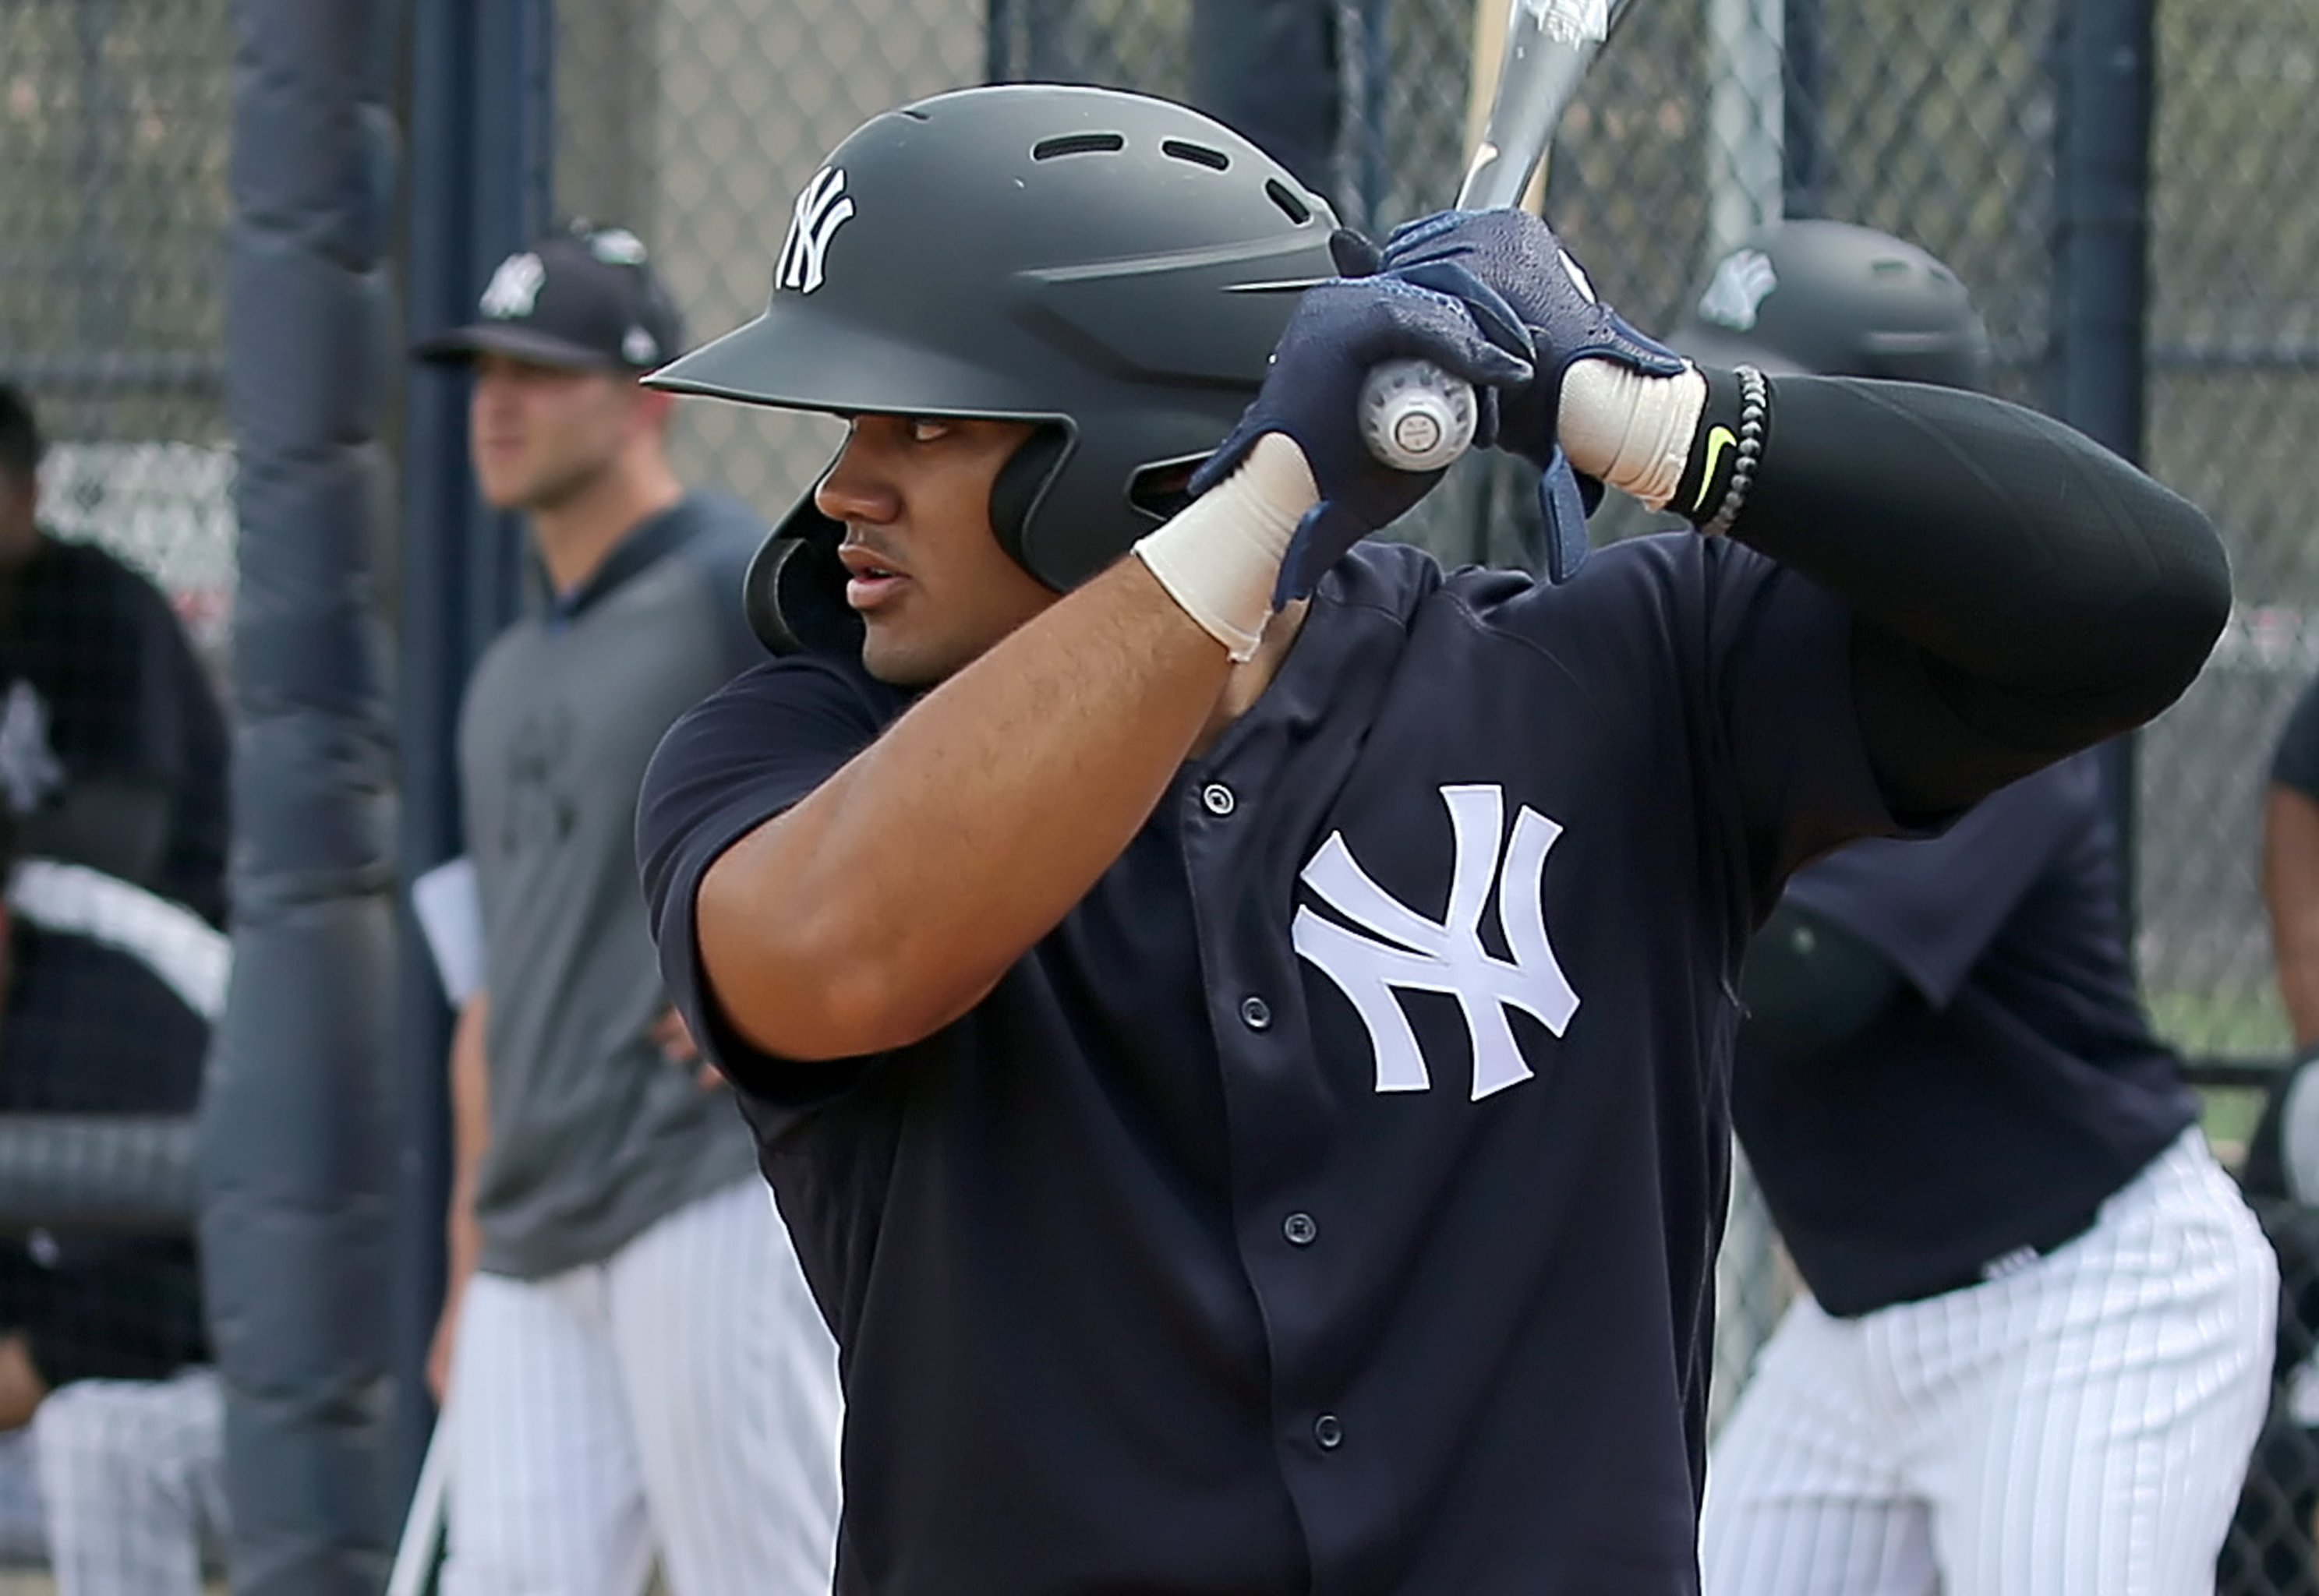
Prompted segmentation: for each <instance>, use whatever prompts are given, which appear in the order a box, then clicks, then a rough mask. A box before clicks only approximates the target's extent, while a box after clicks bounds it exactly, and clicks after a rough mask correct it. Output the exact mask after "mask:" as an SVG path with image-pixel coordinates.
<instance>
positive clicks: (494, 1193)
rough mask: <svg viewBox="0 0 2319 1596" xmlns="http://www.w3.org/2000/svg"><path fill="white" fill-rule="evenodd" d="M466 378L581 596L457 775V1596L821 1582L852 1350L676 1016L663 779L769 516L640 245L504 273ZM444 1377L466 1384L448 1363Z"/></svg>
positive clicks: (500, 655)
mask: <svg viewBox="0 0 2319 1596" xmlns="http://www.w3.org/2000/svg"><path fill="white" fill-rule="evenodd" d="M478 310H479V319H478V320H476V321H475V322H474V323H473V324H471V325H469V326H466V327H464V328H459V329H454V330H451V331H449V332H447V333H444V334H441V335H438V336H437V337H435V338H430V339H429V340H428V341H427V342H426V343H425V344H424V345H422V346H421V348H420V355H421V356H422V357H424V358H428V359H430V360H435V361H439V362H443V363H447V364H455V365H465V366H467V367H469V368H470V369H471V371H472V374H473V378H474V386H473V390H472V396H473V402H472V405H471V412H470V419H471V422H472V427H471V437H470V442H471V444H472V446H473V455H474V464H475V473H476V478H477V482H478V484H479V486H480V488H481V489H482V491H483V497H484V498H485V499H486V500H488V501H490V502H491V503H492V504H494V505H496V506H498V507H499V508H501V509H510V510H514V509H520V510H523V511H525V512H527V515H528V521H529V525H530V533H531V544H532V547H533V550H534V552H535V553H536V554H537V555H538V557H539V562H540V565H541V567H542V568H543V573H544V574H545V575H546V579H547V583H548V586H549V588H550V589H551V590H552V593H553V597H552V598H551V600H549V602H548V603H547V604H546V606H545V607H544V609H542V610H541V611H540V612H537V613H533V614H530V615H527V616H525V617H523V618H520V619H519V620H518V621H516V622H515V623H514V624H513V625H511V626H510V627H508V629H507V630H506V631H505V632H503V633H502V634H501V636H500V637H499V638H498V639H497V640H496V641H495V642H494V643H493V644H492V647H491V649H490V650H489V651H488V652H487V653H486V654H484V656H483V659H482V660H481V661H480V662H479V663H477V665H476V668H475V672H474V676H473V678H472V680H471V681H469V683H468V687H467V691H466V695H465V702H464V704H463V706H462V713H461V717H460V729H459V781H460V788H461V797H462V803H463V817H464V820H465V834H466V843H467V854H468V857H469V859H470V860H471V861H472V862H473V865H474V898H475V900H476V908H477V912H478V913H479V915H480V924H481V936H480V942H481V948H482V953H481V963H482V970H481V972H480V973H481V985H480V987H478V988H477V989H476V990H475V991H474V995H473V996H470V997H469V998H468V999H467V1000H466V1002H465V1007H464V1008H463V1011H462V1013H461V1016H460V1021H459V1026H458V1031H457V1033H456V1037H455V1040H454V1044H453V1049H452V1072H451V1073H452V1090H453V1097H454V1114H453V1119H454V1132H455V1140H456V1150H457V1159H456V1177H455V1186H456V1190H455V1195H454V1198H453V1213H452V1222H451V1234H450V1240H451V1247H452V1261H453V1268H452V1271H451V1276H452V1278H451V1280H450V1283H449V1289H448V1290H447V1294H446V1297H447V1300H446V1304H445V1311H444V1315H443V1320H442V1324H441V1329H440V1330H439V1331H438V1338H437V1344H436V1354H437V1355H436V1357H434V1358H433V1359H430V1370H429V1372H430V1375H434V1376H435V1377H436V1378H437V1379H438V1391H441V1390H445V1389H447V1393H448V1395H447V1409H446V1418H445V1420H444V1422H445V1423H446V1424H447V1427H448V1437H449V1442H450V1452H449V1458H448V1476H447V1523H446V1528H447V1543H448V1552H447V1558H446V1561H445V1564H444V1568H443V1575H442V1589H443V1591H444V1592H445V1596H636V1593H637V1592H639V1591H642V1590H643V1588H644V1586H645V1581H646V1579H647V1578H648V1576H649V1572H650V1570H651V1568H652V1566H653V1564H654V1562H655V1560H657V1562H658V1564H659V1565H660V1568H661V1571H662V1573H663V1575H664V1576H665V1577H666V1580H667V1582H668V1585H669V1588H670V1589H671V1590H672V1591H673V1592H674V1593H675V1596H817V1593H819V1592H826V1591H827V1590H828V1588H829V1581H830V1576H831V1568H832V1561H833V1558H834V1556H835V1541H836V1519H837V1464H836V1444H837V1432H838V1422H839V1398H838V1389H837V1361H836V1350H835V1344H834V1343H833V1342H832V1340H831V1339H830V1336H829V1332H828V1330H827V1329H826V1326H825V1325H824V1323H823V1321H822V1318H821V1314H820V1312H819V1309H818V1307H817V1305H816V1303H815V1302H814V1300H813V1297H812V1295H811V1294H810V1293H809V1292H808V1289H807V1287H806V1283H805V1279H804V1276H803V1275H802V1274H801V1273H800V1272H799V1267H798V1264H797V1259H796V1256H795V1254H794V1252H793V1251H792V1250H791V1249H790V1241H789V1236H788V1233H787V1231H786V1230H785V1229H784V1227H783V1226H782V1224H781V1222H780V1219H779V1218H778V1217H777V1215H776V1214H775V1213H774V1212H773V1210H772V1208H771V1204H769V1203H768V1202H767V1201H766V1198H765V1195H764V1191H763V1187H762V1183H761V1181H760V1180H759V1178H758V1176H757V1172H756V1160H755V1156H754V1151H753V1148H752V1146H751V1143H750V1138H749V1135H748V1133H747V1130H746V1127H745V1126H744V1125H743V1124H742V1123H741V1122H740V1118H739V1116H738V1115H737V1114H735V1111H734V1108H733V1105H732V1102H731V1099H730V1096H729V1095H728V1094H727V1092H726V1089H725V1087H724V1085H723V1083H722V1081H721V1079H719V1078H717V1077H716V1076H715V1075H714V1073H713V1072H704V1070H703V1068H702V1066H701V1065H700V1064H699V1059H698V1056H697V1054H696V1053H695V1051H694V1050H693V1048H692V1045H691V1039H690V1036H689V1035H688V1034H687V1033H686V1032H685V1029H684V1026H683V1024H682V1023H681V1022H680V1021H678V1020H676V1019H675V1018H674V1016H673V1014H672V1011H671V1010H670V1007H669V1002H668V997H667V995H666V993H665V992H664V991H663V989H662V986H661V981H660V976H659V972H658V970H657V969H656V968H655V961H654V953H653V946H652V941H651V936H650V933H649V932H648V930H647V928H646V924H645V915H644V906H643V903H642V900H641V898H640V897H639V894H638V889H637V885H636V855H635V824H636V790H637V788H638V786H639V784H640V783H641V781H642V780H643V777H644V771H645V763H646V762H647V760H648V759H649V758H650V756H651V753H652V750H653V747H654V744H656V743H657V742H658V741H659V739H660V737H661V735H662V734H663V732H664V731H665V730H666V729H667V727H668V725H669V723H670V722H671V721H672V720H674V719H675V718H676V717H677V715H678V714H679V713H680V712H681V710H682V709H683V708H685V707H686V706H687V705H689V704H690V703H691V702H692V701H693V700H694V699H697V698H699V696H700V695H701V694H702V693H704V692H706V691H708V690H711V689H713V688H715V687H716V686H717V684H718V683H720V682H723V681H726V680H727V679H728V678H730V677H731V676H733V675H735V674H736V673H738V672H742V671H744V670H745V669H746V668H748V667H749V666H750V665H751V664H753V663H756V662H757V661H759V660H760V659H762V654H763V651H762V647H761V646H760V645H758V644H757V642H756V640H755V638H754V636H753V635H752V634H751V633H750V631H749V628H748V626H747V623H746V621H745V619H744V617H743V615H742V613H741V605H740V591H741V581H740V579H741V572H742V570H743V568H744V565H745V564H746V562H747V559H748V557H749V555H750V554H752V553H753V551H754V548H755V546H756V543H757V540H758V538H759V537H760V536H761V534H762V525H761V524H760V523H759V522H758V521H757V520H756V519H755V518H753V516H751V515H750V514H749V513H748V512H747V510H746V509H744V508H743V507H742V506H740V505H738V504H737V503H735V502H734V501H732V500H726V499H721V498H719V497H717V496H715V495H710V494H703V493H697V492H688V491H686V490H685V489H684V487H683V486H682V484H681V482H679V481H678V480H677V478H676V476H675V475H674V473H673V471H672V467H671V466H670V464H669V463H668V459H667V455H666V452H665V447H664V437H665V428H666V427H667V423H668V419H669V401H668V400H667V399H666V398H665V397H664V396H662V395H658V394H654V393H648V392H645V391H643V390H642V389H641V388H640V387H639V386H638V385H637V382H636V379H637V377H638V376H639V375H640V374H643V373H644V372H645V371H648V370H650V369H652V368H653V367H654V366H656V365H660V364H661V363H663V361H665V360H666V359H668V358H669V357H670V356H673V355H675V354H677V353H678V352H680V351H681V348H682V347H683V327H682V321H681V317H679V316H678V314H677V312H676V310H675V307H674V305H673V304H672V302H670V301H669V299H668V297H667V295H666V293H664V292H663V289H662V288H661V286H660V284H658V283H657V281H656V280H655V278H654V275H653V273H652V270H651V267H650V265H649V263H648V261H647V260H646V257H645V247H644V245H643V243H642V242H641V241H640V240H638V239H636V236H635V235H634V234H632V233H629V232H627V230H624V229H618V228H599V227H592V226H587V225H582V224H575V225H574V226H573V227H572V228H570V229H567V230H561V231H558V232H555V233H551V234H549V235H547V236H546V237H544V238H541V239H538V240H537V241H536V242H535V243H534V244H533V246H532V247H531V248H528V249H525V250H520V251H519V252H517V253H516V254H515V255H512V256H510V257H508V258H507V259H506V260H505V261H503V262H501V265H500V267H499V269H498V270H497V271H496V272H495V273H494V274H493V275H492V281H491V283H490V284H489V285H488V286H486V287H485V288H484V290H483V295H482V299H481V302H480V304H479V307H478ZM446 1370H447V1378H446Z"/></svg>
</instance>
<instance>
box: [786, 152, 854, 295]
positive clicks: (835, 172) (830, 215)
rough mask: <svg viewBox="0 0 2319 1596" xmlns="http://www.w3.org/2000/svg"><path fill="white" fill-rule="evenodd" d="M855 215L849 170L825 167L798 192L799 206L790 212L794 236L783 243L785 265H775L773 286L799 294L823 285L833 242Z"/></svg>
mask: <svg viewBox="0 0 2319 1596" xmlns="http://www.w3.org/2000/svg"><path fill="white" fill-rule="evenodd" d="M852 216H853V201H852V200H850V199H848V198H846V196H845V173H844V171H843V170H842V169H840V168H838V167H823V168H822V169H821V171H820V172H819V173H818V174H817V175H816V176H815V177H814V180H813V181H812V182H811V183H808V184H807V185H805V192H804V193H803V194H799V195H798V198H797V209H796V210H795V211H793V212H790V236H789V239H788V241H787V242H785V243H784V244H782V246H781V264H780V265H779V266H775V267H774V268H773V285H774V286H775V287H776V288H791V289H795V290H796V291H797V292H798V293H812V292H813V291H814V290H815V289H817V288H818V287H820V286H821V284H822V282H823V279H824V275H825V273H824V269H823V265H824V262H825V261H826V259H827V258H828V256H829V241H830V240H831V239H834V238H835V237H836V236H837V230H838V229H839V228H841V227H844V225H845V223H846V221H848V220H849V219H850V218H851V217H852Z"/></svg>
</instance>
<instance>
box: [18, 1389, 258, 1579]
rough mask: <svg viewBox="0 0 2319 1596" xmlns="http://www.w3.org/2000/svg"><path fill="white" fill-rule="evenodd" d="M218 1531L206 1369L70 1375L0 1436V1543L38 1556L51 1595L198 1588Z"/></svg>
mask: <svg viewBox="0 0 2319 1596" xmlns="http://www.w3.org/2000/svg"><path fill="white" fill-rule="evenodd" d="M225 1528H226V1501H225V1393H224V1391H223V1388H222V1387H221V1386H220V1384H218V1375H217V1371H216V1370H215V1369H212V1368H206V1367H204V1368H193V1369H187V1370H185V1372H184V1373H182V1374H180V1375H177V1376H176V1378H174V1379H169V1380H76V1381H74V1382H73V1383H72V1384H69V1385H65V1386H60V1387H59V1388H58V1390H56V1391H55V1392H53V1393H50V1396H49V1398H48V1400H47V1401H45V1402H42V1403H41V1406H40V1409H39V1411H37V1412H36V1413H35V1414H34V1415H33V1418H32V1423H31V1424H30V1425H29V1426H27V1427H26V1428H25V1429H20V1430H14V1431H12V1432H10V1433H9V1434H8V1435H6V1436H5V1437H0V1543H5V1555H7V1557H8V1558H9V1559H10V1560H11V1561H21V1560H30V1561H35V1562H38V1561H42V1560H45V1562H46V1564H47V1565H48V1566H49V1567H50V1570H51V1571H52V1572H53V1573H54V1575H55V1579H56V1588H57V1593H58V1596H200V1591H201V1589H202V1571H203V1566H204V1564H205V1561H206V1564H208V1565H210V1566H215V1565H216V1564H217V1563H218V1562H219V1561H220V1559H221V1555H222V1553H223V1548H224V1540H225Z"/></svg>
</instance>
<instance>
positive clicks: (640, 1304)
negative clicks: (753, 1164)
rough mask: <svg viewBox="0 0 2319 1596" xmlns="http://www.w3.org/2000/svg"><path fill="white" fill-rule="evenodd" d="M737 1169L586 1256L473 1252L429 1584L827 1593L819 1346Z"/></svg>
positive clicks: (778, 1236)
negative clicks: (652, 1583)
mask: <svg viewBox="0 0 2319 1596" xmlns="http://www.w3.org/2000/svg"><path fill="white" fill-rule="evenodd" d="M767 1198H768V1194H767V1193H766V1191H765V1189H764V1187H763V1186H762V1185H760V1184H759V1183H758V1182H757V1181H755V1180H753V1179H752V1180H748V1181H744V1182H741V1183H738V1184H736V1185H735V1186H728V1187H726V1189H725V1190H723V1191H721V1192H718V1193H716V1194H714V1195H710V1196H708V1197H705V1198H703V1199H701V1200H700V1201H699V1202H697V1203H693V1204H690V1205H688V1206H687V1207H684V1208H682V1209H680V1210H679V1211H677V1212H676V1213H672V1214H670V1215H669V1216H668V1217H667V1218H666V1219H663V1220H662V1221H661V1222H659V1223H657V1224H655V1225H654V1226H653V1227H652V1228H651V1229H649V1230H647V1231H645V1232H644V1233H643V1234H642V1235H640V1236H638V1237H637V1238H636V1240H633V1241H631V1242H629V1243H628V1244H627V1246H626V1247H623V1248H622V1249H620V1250H619V1251H618V1252H617V1253H615V1254H614V1255H613V1256H612V1257H611V1258H609V1259H607V1260H606V1261H604V1262H603V1263H601V1264H591V1265H587V1266H583V1267H580V1268H576V1269H573V1270H570V1271H567V1272H566V1273H564V1274H562V1275H557V1276H551V1277H549V1278H547V1279H544V1280H536V1281H526V1280H513V1279H509V1278H507V1277H505V1276H493V1275H483V1274H478V1275H477V1276H475V1277H474V1279H473V1280H472V1281H471V1282H470V1283H469V1285H468V1287H467V1299H466V1302H465V1305H464V1306H463V1307H462V1308H461V1310H460V1313H459V1323H458V1330H457V1333H456V1343H455V1345H454V1347H453V1349H452V1359H451V1389H450V1396H449V1406H448V1408H447V1411H446V1414H445V1420H444V1421H445V1422H446V1423H447V1424H448V1425H450V1427H451V1441H452V1452H451V1460H450V1489H449V1502H448V1507H447V1515H446V1517H447V1538H448V1552H447V1556H446V1559H445V1562H444V1565H443V1572H442V1580H441V1590H442V1592H443V1596H636V1593H637V1592H639V1591H642V1590H643V1589H644V1587H645V1580H646V1578H647V1577H648V1576H649V1573H650V1571H651V1568H652V1565H653V1563H654V1556H655V1554H657V1556H658V1560H659V1563H660V1566H661V1571H662V1573H663V1577H664V1578H665V1579H666V1580H667V1582H668V1586H669V1589H670V1591H672V1593H673V1596H808V1592H811V1593H812V1596H826V1592H827V1591H828V1590H829V1587H830V1580H831V1570H832V1564H833V1562H834V1559H835V1550H836V1539H837V1434H838V1426H839V1402H838V1393H837V1354H836V1348H835V1344H834V1343H833V1342H832V1341H831V1340H830V1338H829V1332H828V1330H827V1329H826V1327H825V1326H824V1324H823V1321H822V1319H821V1314H820V1312H819V1311H818V1310H817V1308H816V1307H815V1306H814V1303H813V1299H812V1297H811V1296H810V1295H809V1294H808V1292H807V1289H806V1284H805V1277H804V1276H803V1275H802V1274H800V1273H799V1268H798V1264H797V1258H796V1254H795V1253H794V1252H792V1251H791V1249H790V1240H789V1232H788V1231H787V1230H786V1228H785V1227H783V1226H782V1224H781V1222H780V1220H779V1218H778V1217H777V1216H776V1214H775V1213H774V1212H773V1210H772V1206H771V1204H770V1202H769V1201H768V1200H767Z"/></svg>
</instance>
